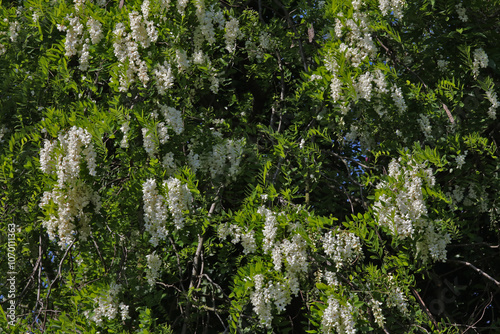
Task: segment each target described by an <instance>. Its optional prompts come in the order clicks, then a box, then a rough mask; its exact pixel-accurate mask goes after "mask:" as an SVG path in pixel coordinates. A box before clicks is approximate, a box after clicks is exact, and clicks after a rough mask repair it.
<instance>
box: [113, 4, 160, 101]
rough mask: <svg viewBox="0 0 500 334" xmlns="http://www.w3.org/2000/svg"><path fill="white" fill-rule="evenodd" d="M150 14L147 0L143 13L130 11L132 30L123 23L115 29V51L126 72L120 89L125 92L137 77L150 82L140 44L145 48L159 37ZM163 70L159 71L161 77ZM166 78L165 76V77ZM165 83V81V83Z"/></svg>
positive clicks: (144, 82)
mask: <svg viewBox="0 0 500 334" xmlns="http://www.w3.org/2000/svg"><path fill="white" fill-rule="evenodd" d="M148 14H149V1H145V2H144V3H143V5H142V15H141V14H140V13H139V12H137V11H133V12H131V13H129V20H130V29H131V32H130V33H127V32H126V27H125V25H124V24H123V23H121V22H120V23H118V24H117V25H116V26H115V30H114V31H113V34H114V37H115V41H114V43H113V48H114V53H115V56H116V58H118V61H119V62H120V65H119V66H120V67H121V68H122V69H123V70H124V72H125V73H121V74H120V75H119V84H120V87H119V90H120V91H122V92H125V91H127V90H128V86H129V84H131V83H133V82H135V79H136V77H137V78H138V79H139V81H140V82H141V83H142V84H143V86H144V87H146V85H147V83H148V82H149V75H148V67H147V64H146V62H145V61H144V60H142V59H141V57H140V54H139V44H140V45H141V46H142V47H143V48H148V47H149V46H150V45H151V44H152V43H155V42H156V41H157V39H158V31H157V30H156V27H155V26H154V23H153V21H149V20H148V19H147V17H148ZM161 74H162V72H161V70H160V72H158V75H160V80H161V79H162V78H163V77H161ZM163 79H164V80H166V79H165V78H163ZM157 80H158V78H157ZM163 84H165V83H163Z"/></svg>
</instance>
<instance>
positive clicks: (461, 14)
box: [455, 3, 469, 22]
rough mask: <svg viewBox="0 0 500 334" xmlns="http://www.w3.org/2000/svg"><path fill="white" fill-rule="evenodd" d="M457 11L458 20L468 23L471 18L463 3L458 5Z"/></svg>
mask: <svg viewBox="0 0 500 334" xmlns="http://www.w3.org/2000/svg"><path fill="white" fill-rule="evenodd" d="M455 9H456V10H457V14H458V18H459V19H460V21H462V22H467V21H468V20H469V18H468V17H467V14H466V10H465V8H464V7H462V3H459V4H458V5H456V6H455Z"/></svg>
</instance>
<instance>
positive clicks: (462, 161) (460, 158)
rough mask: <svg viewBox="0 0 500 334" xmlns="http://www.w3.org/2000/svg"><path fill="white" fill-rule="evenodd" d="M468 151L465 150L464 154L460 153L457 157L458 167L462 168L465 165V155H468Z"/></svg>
mask: <svg viewBox="0 0 500 334" xmlns="http://www.w3.org/2000/svg"><path fill="white" fill-rule="evenodd" d="M467 153H468V151H465V152H464V154H460V155H458V156H457V157H456V158H455V161H456V163H457V168H458V169H461V168H462V166H463V165H465V157H466V156H467Z"/></svg>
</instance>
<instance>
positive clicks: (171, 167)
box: [162, 152, 177, 175]
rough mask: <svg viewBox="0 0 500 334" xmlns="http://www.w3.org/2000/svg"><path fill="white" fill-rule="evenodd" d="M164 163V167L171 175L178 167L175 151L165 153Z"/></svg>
mask: <svg viewBox="0 0 500 334" xmlns="http://www.w3.org/2000/svg"><path fill="white" fill-rule="evenodd" d="M162 165H163V168H165V169H166V170H167V173H168V174H170V175H171V174H172V173H173V172H174V171H175V169H176V168H177V164H176V163H175V156H174V153H172V152H168V153H167V154H165V156H164V157H163V160H162Z"/></svg>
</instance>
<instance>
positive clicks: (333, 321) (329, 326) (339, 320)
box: [321, 296, 356, 334]
mask: <svg viewBox="0 0 500 334" xmlns="http://www.w3.org/2000/svg"><path fill="white" fill-rule="evenodd" d="M353 313H354V307H353V306H352V305H351V304H350V303H349V302H346V305H345V306H344V305H342V304H341V303H340V302H339V301H338V299H337V298H335V297H333V296H330V297H328V307H327V308H326V309H325V310H324V311H323V319H322V320H321V327H322V332H323V333H325V334H329V333H345V334H352V333H356V329H355V322H354V318H353V316H352V314H353Z"/></svg>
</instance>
